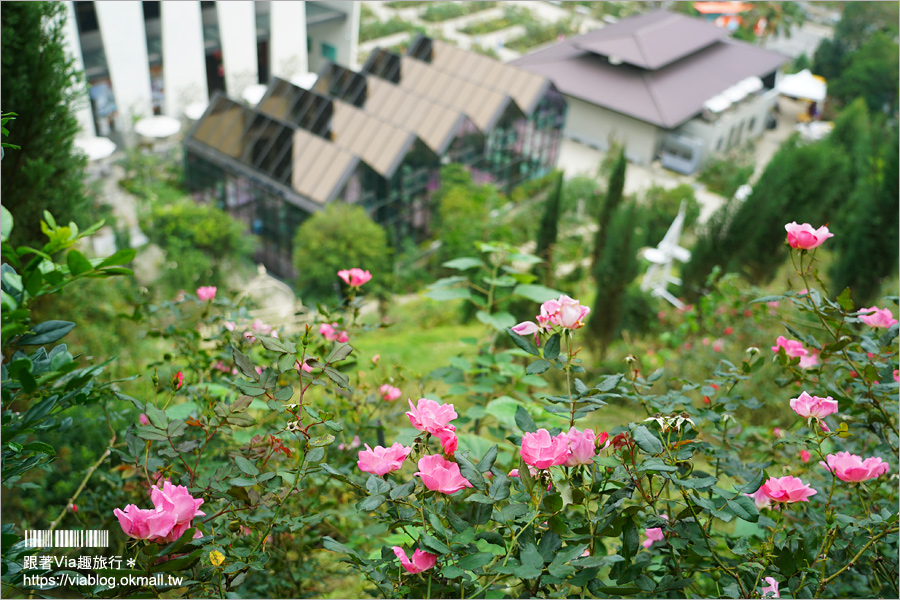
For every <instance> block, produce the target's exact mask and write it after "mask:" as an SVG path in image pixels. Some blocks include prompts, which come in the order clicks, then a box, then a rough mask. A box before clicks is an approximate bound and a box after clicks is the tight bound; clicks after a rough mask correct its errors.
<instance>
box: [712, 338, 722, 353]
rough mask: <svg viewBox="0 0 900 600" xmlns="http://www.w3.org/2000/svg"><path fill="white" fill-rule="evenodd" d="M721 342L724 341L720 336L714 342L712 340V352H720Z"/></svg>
mask: <svg viewBox="0 0 900 600" xmlns="http://www.w3.org/2000/svg"><path fill="white" fill-rule="evenodd" d="M723 344H724V342H723V341H722V339H721V338H719V339H717V340H716V341H715V342H713V345H712V349H713V352H721V351H722V347H723Z"/></svg>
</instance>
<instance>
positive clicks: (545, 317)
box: [537, 294, 591, 329]
mask: <svg viewBox="0 0 900 600" xmlns="http://www.w3.org/2000/svg"><path fill="white" fill-rule="evenodd" d="M590 312H591V309H590V308H588V307H587V306H582V305H581V304H579V303H578V300H574V299H572V298H570V297H568V296H566V295H565V294H563V295H562V296H560V297H559V300H547V301H546V302H544V303H543V304H541V314H539V315H538V316H537V321H538V324H539V325H540V326H541V327H543V328H544V329H550V328H551V327H552V326H554V325H556V326H558V327H562V328H563V329H580V328H582V327H584V317H586V316H587V315H588V313H590Z"/></svg>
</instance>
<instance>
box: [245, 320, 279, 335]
mask: <svg viewBox="0 0 900 600" xmlns="http://www.w3.org/2000/svg"><path fill="white" fill-rule="evenodd" d="M250 327H251V328H252V329H253V331H255V332H256V333H261V334H263V335H269V334H270V333H272V326H271V325H267V324H266V323H264V322H263V320H262V319H260V318H258V317H257V318H256V319H253V322H252V323H251V324H250ZM273 335H275V334H273ZM275 337H278V336H277V335H275Z"/></svg>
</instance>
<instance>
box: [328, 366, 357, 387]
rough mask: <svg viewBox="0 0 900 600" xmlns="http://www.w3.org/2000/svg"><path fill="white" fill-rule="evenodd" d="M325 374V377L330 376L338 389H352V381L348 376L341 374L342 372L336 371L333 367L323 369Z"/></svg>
mask: <svg viewBox="0 0 900 600" xmlns="http://www.w3.org/2000/svg"><path fill="white" fill-rule="evenodd" d="M322 370H323V371H324V372H325V375H327V376H328V379H330V380H332V381H333V382H335V383H336V384H337V385H338V387H342V388H344V389H345V390H348V389H350V380H349V379H347V376H346V375H344V374H343V373H341V372H340V371H336V370H334V369H332V368H331V367H325V368H324V369H322Z"/></svg>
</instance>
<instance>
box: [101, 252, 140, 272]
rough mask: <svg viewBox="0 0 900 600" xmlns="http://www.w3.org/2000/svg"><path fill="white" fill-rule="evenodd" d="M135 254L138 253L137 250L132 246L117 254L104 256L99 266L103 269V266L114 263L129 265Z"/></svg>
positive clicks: (109, 265)
mask: <svg viewBox="0 0 900 600" xmlns="http://www.w3.org/2000/svg"><path fill="white" fill-rule="evenodd" d="M135 254H137V250H134V249H132V248H125V249H124V250H119V251H118V252H116V253H115V254H113V255H111V256H107V257H106V258H104V259H103V261H102V262H101V263H100V264H99V265H97V268H98V269H102V268H103V267H111V266H113V265H127V264H128V263H130V262H131V261H133V260H134V255H135Z"/></svg>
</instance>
